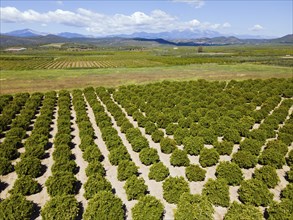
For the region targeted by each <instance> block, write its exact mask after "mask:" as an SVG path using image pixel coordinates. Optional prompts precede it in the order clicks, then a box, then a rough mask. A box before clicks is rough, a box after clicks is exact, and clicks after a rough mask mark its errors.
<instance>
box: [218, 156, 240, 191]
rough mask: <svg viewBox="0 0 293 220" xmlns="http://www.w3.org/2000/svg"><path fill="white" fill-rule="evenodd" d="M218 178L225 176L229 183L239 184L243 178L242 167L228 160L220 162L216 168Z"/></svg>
mask: <svg viewBox="0 0 293 220" xmlns="http://www.w3.org/2000/svg"><path fill="white" fill-rule="evenodd" d="M216 176H217V178H223V179H225V180H226V181H227V183H228V185H232V186H238V185H240V183H241V181H242V180H243V173H242V170H241V169H240V167H239V166H238V165H237V164H235V163H233V162H232V163H231V162H228V161H225V162H220V164H219V165H218V166H217V169H216Z"/></svg>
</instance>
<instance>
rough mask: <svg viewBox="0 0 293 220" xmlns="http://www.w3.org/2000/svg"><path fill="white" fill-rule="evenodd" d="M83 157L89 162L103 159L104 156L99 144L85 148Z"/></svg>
mask: <svg viewBox="0 0 293 220" xmlns="http://www.w3.org/2000/svg"><path fill="white" fill-rule="evenodd" d="M82 157H83V159H84V160H86V161H87V162H91V161H103V159H104V157H103V155H102V153H101V151H100V149H99V148H98V146H97V145H90V146H88V147H86V148H85V150H84V152H83V154H82Z"/></svg>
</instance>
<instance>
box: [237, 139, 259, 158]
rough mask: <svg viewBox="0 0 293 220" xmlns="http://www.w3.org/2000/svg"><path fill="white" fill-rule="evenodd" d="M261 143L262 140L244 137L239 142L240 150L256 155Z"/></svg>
mask: <svg viewBox="0 0 293 220" xmlns="http://www.w3.org/2000/svg"><path fill="white" fill-rule="evenodd" d="M262 145H263V142H262V141H258V140H255V139H251V138H246V139H244V141H242V142H241V143H240V150H244V151H248V152H250V153H251V154H253V155H256V156H258V155H259V152H260V150H261V147H262Z"/></svg>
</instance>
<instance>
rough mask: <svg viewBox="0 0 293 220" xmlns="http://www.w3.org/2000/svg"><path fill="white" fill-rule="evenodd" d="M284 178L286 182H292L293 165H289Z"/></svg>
mask: <svg viewBox="0 0 293 220" xmlns="http://www.w3.org/2000/svg"><path fill="white" fill-rule="evenodd" d="M286 178H287V180H288V182H290V183H292V182H293V166H291V167H290V170H289V171H288V172H287V174H286Z"/></svg>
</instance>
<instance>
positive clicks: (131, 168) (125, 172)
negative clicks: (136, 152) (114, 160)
mask: <svg viewBox="0 0 293 220" xmlns="http://www.w3.org/2000/svg"><path fill="white" fill-rule="evenodd" d="M132 175H138V167H137V166H136V165H135V163H134V162H132V161H128V160H123V161H121V162H120V163H119V165H118V173H117V179H118V180H119V181H124V180H127V179H128V178H129V177H131V176H132Z"/></svg>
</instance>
